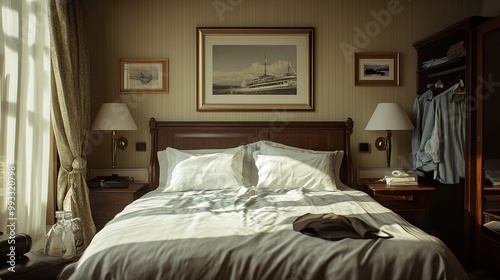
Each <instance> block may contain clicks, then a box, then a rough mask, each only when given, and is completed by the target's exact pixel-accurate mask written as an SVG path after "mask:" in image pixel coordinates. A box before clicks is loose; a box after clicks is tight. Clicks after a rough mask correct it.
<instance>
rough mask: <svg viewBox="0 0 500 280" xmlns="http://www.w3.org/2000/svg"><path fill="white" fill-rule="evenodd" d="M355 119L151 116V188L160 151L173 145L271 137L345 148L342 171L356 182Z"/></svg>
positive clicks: (208, 145)
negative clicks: (225, 119) (174, 119)
mask: <svg viewBox="0 0 500 280" xmlns="http://www.w3.org/2000/svg"><path fill="white" fill-rule="evenodd" d="M352 128H353V121H352V119H351V118H347V120H345V121H333V122H280V121H269V122H221V121H217V122H204V121H203V122H168V121H156V120H155V119H154V118H151V120H150V121H149V129H150V132H151V159H150V165H149V182H150V188H151V189H155V188H156V187H158V181H159V170H160V169H159V166H158V157H157V151H161V150H164V149H166V148H167V147H172V148H176V149H180V150H188V149H222V148H230V147H237V146H239V145H245V144H248V143H252V142H256V141H259V140H271V141H274V142H278V143H282V144H285V145H289V146H294V147H299V148H304V149H312V150H318V151H335V150H344V152H345V154H344V159H343V161H342V168H341V171H340V173H341V174H340V178H341V180H342V182H343V183H344V184H346V185H348V186H351V184H352V174H353V173H352V171H351V150H350V144H349V142H350V135H351V134H352Z"/></svg>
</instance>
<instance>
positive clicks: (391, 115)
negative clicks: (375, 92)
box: [365, 103, 413, 130]
mask: <svg viewBox="0 0 500 280" xmlns="http://www.w3.org/2000/svg"><path fill="white" fill-rule="evenodd" d="M412 129H413V124H412V123H411V121H410V119H409V118H408V115H407V114H406V112H405V111H404V110H403V108H401V106H400V105H399V104H398V103H379V104H378V105H377V108H375V111H374V112H373V115H372V117H371V118H370V121H368V124H367V125H366V128H365V130H412Z"/></svg>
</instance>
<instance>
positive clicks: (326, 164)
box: [260, 141, 344, 185]
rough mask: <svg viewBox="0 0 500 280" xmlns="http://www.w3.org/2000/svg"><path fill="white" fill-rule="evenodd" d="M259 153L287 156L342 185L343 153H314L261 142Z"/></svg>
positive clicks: (313, 151) (339, 151)
mask: <svg viewBox="0 0 500 280" xmlns="http://www.w3.org/2000/svg"><path fill="white" fill-rule="evenodd" d="M260 153H261V154H264V155H281V156H288V157H291V158H294V159H296V160H299V161H302V162H307V164H309V165H311V166H312V167H315V168H317V169H318V170H320V171H322V172H324V173H326V174H329V175H330V176H331V177H332V178H333V180H334V182H335V183H336V184H338V185H342V182H341V181H340V176H339V175H340V167H341V165H342V158H343V157H344V151H341V150H338V151H315V150H307V149H300V148H296V147H291V146H286V145H283V144H279V143H275V142H270V141H263V142H262V143H261V145H260Z"/></svg>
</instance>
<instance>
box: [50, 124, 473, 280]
mask: <svg viewBox="0 0 500 280" xmlns="http://www.w3.org/2000/svg"><path fill="white" fill-rule="evenodd" d="M352 127H353V122H352V120H351V119H347V120H346V121H336V122H281V121H273V122H161V121H156V120H155V119H151V120H150V131H151V146H152V149H151V150H152V151H151V164H150V168H149V171H150V186H151V191H150V192H149V193H147V194H146V195H144V196H143V197H142V198H140V199H138V200H136V201H134V202H133V203H131V204H130V205H128V206H127V207H126V208H125V209H124V210H123V211H122V212H121V213H119V214H117V215H116V217H115V218H114V219H113V220H111V221H110V222H109V223H108V224H107V225H106V226H105V227H104V228H103V229H102V230H101V231H100V232H98V233H97V234H96V236H95V237H94V239H93V240H92V242H91V244H90V245H89V247H88V248H87V249H86V251H85V252H84V254H83V255H82V256H81V258H80V259H79V261H78V262H76V263H74V264H72V265H70V266H67V267H66V268H65V269H64V270H63V271H62V273H61V275H60V279H384V280H385V279H468V278H467V275H466V273H465V272H464V270H463V268H462V266H461V265H460V263H459V261H458V260H457V258H456V257H455V256H454V255H453V254H452V253H451V251H450V250H449V249H448V248H447V247H446V246H445V245H444V244H443V243H442V242H441V241H440V240H439V239H437V238H435V237H433V236H430V235H428V234H426V233H425V232H423V231H422V230H420V229H419V228H417V227H415V226H413V225H412V224H410V223H408V222H407V221H405V220H404V219H402V218H401V217H400V216H398V215H397V214H395V213H394V212H392V211H390V210H389V209H387V208H385V207H383V206H382V205H380V204H379V203H377V202H375V201H374V200H373V199H372V198H371V197H370V196H368V195H367V194H365V193H363V192H360V191H356V190H354V189H351V188H350V187H348V186H349V185H350V184H351V183H352V171H351V159H350V158H351V157H350V146H349V138H350V135H351V133H352ZM236 163H238V164H236ZM228 174H230V175H228ZM226 177H227V178H226ZM221 178H222V179H221ZM307 213H317V214H321V213H335V214H337V215H341V216H342V217H347V218H358V219H360V220H362V221H363V222H365V223H367V224H369V225H371V226H373V227H375V228H376V229H378V230H379V231H380V232H383V233H385V234H387V235H389V236H391V237H390V238H373V237H370V238H338V239H335V240H327V239H323V238H319V237H313V236H309V235H306V234H303V233H301V232H298V231H294V230H293V223H294V221H295V220H296V219H297V218H298V217H299V216H302V215H304V214H307Z"/></svg>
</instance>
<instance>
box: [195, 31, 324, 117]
mask: <svg viewBox="0 0 500 280" xmlns="http://www.w3.org/2000/svg"><path fill="white" fill-rule="evenodd" d="M313 37H314V28H311V27H303V28H302V27H300V28H210V27H198V28H197V110H198V111H272V110H306V111H312V110H314V106H313V96H314V94H313V69H314V68H313V41H314V40H313Z"/></svg>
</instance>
